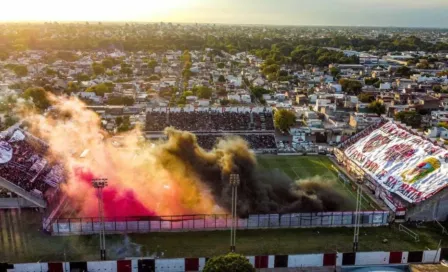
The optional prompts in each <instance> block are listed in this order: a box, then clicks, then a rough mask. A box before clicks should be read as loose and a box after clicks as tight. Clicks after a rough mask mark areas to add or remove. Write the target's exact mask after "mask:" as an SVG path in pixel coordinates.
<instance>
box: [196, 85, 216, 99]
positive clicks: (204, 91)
mask: <svg viewBox="0 0 448 272" xmlns="http://www.w3.org/2000/svg"><path fill="white" fill-rule="evenodd" d="M212 93H213V92H212V89H211V88H209V87H205V86H200V87H199V88H198V90H197V92H196V95H197V97H198V98H205V99H210V97H212Z"/></svg>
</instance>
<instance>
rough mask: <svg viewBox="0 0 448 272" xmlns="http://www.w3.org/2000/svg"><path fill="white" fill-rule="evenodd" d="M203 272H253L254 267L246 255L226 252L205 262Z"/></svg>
mask: <svg viewBox="0 0 448 272" xmlns="http://www.w3.org/2000/svg"><path fill="white" fill-rule="evenodd" d="M202 271H204V272H233V271H235V272H254V271H255V269H254V267H253V266H252V264H251V263H250V262H249V260H248V259H246V257H244V256H243V255H240V254H236V253H228V254H226V255H221V256H217V257H213V258H211V259H210V260H208V261H207V263H206V264H205V267H204V270H202Z"/></svg>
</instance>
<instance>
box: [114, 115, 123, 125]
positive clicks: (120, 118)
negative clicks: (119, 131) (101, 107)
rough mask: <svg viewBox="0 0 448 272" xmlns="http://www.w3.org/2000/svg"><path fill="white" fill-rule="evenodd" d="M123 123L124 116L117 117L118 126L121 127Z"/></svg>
mask: <svg viewBox="0 0 448 272" xmlns="http://www.w3.org/2000/svg"><path fill="white" fill-rule="evenodd" d="M122 123H123V117H121V116H117V117H116V118H115V124H116V125H117V127H119V126H120V125H121V124H122Z"/></svg>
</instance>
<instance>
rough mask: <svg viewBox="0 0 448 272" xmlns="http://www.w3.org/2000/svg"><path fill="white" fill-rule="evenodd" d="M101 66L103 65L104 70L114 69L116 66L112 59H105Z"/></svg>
mask: <svg viewBox="0 0 448 272" xmlns="http://www.w3.org/2000/svg"><path fill="white" fill-rule="evenodd" d="M101 64H102V65H103V67H104V68H108V69H110V68H112V67H113V66H114V62H113V61H112V60H111V59H104V60H103V61H102V62H101Z"/></svg>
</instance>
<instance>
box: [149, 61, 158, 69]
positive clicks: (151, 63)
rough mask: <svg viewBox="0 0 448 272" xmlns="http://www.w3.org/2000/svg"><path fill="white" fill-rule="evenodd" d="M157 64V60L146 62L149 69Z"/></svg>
mask: <svg viewBox="0 0 448 272" xmlns="http://www.w3.org/2000/svg"><path fill="white" fill-rule="evenodd" d="M156 66H157V61H156V60H153V59H152V60H150V61H149V62H148V68H150V69H154V68H155V67H156Z"/></svg>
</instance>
